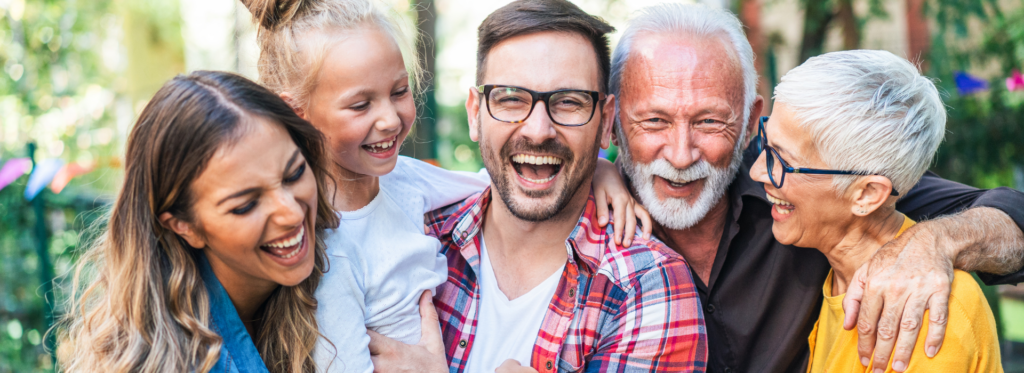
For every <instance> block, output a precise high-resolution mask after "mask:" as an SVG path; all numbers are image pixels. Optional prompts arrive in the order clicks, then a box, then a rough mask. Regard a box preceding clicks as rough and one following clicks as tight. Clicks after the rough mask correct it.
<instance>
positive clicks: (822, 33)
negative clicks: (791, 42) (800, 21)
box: [800, 0, 835, 63]
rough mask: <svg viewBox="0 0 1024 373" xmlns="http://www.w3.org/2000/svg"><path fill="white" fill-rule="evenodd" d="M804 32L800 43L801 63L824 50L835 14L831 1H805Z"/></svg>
mask: <svg viewBox="0 0 1024 373" xmlns="http://www.w3.org/2000/svg"><path fill="white" fill-rule="evenodd" d="M803 3H804V32H803V38H802V39H801V42H800V63H804V61H807V59H808V58H811V57H814V56H817V55H819V54H821V52H822V51H823V50H824V45H825V37H826V36H827V31H828V25H829V24H830V23H832V18H834V17H835V14H834V13H832V2H831V1H818V0H804V1H803Z"/></svg>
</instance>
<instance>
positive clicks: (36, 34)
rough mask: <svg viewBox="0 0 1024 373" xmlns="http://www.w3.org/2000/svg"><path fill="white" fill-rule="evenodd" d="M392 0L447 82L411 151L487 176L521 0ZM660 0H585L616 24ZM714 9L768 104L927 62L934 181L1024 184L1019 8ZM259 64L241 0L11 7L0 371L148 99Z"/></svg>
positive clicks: (856, 3)
mask: <svg viewBox="0 0 1024 373" xmlns="http://www.w3.org/2000/svg"><path fill="white" fill-rule="evenodd" d="M383 1H385V5H386V6H388V7H391V8H392V9H394V10H395V11H396V12H397V13H399V14H400V15H401V16H402V17H403V19H404V21H405V22H407V25H408V26H409V29H410V30H418V31H419V32H420V33H421V34H422V35H423V37H422V38H421V42H420V45H419V46H418V49H419V52H420V54H421V56H422V57H423V58H424V62H425V65H426V67H427V68H428V70H430V71H431V72H432V76H433V77H434V79H431V80H429V81H428V82H427V83H428V84H427V90H426V93H425V94H424V95H423V97H421V101H422V104H421V109H420V118H419V121H418V123H417V125H416V129H415V130H414V136H410V139H409V140H408V141H407V144H406V145H405V147H404V148H403V153H405V154H408V155H411V156H416V157H418V158H423V159H430V160H434V161H436V162H437V163H438V164H440V165H442V166H443V167H446V168H451V169H461V170H478V169H479V168H480V165H481V163H480V160H479V151H478V148H477V146H476V144H474V143H473V142H472V141H470V139H469V136H468V134H467V129H466V124H465V123H466V118H465V116H466V114H465V110H464V108H463V104H464V100H465V98H466V96H467V94H468V90H469V88H470V87H471V86H472V85H473V79H474V69H475V48H476V26H477V25H479V23H480V22H481V21H482V20H483V18H484V17H486V15H487V14H489V13H490V12H491V11H493V10H494V9H497V8H498V7H500V6H502V5H504V4H506V3H507V2H508V1H507V0H500V1H497V0H496V1H481V0H383ZM658 2H661V0H658V1H652V0H637V1H631V0H630V1H627V0H578V1H576V3H577V4H578V5H579V6H580V7H582V8H583V9H584V10H586V11H588V12H590V13H592V14H596V15H600V16H601V17H603V18H604V19H606V20H607V21H609V22H610V23H612V24H613V25H614V26H616V27H617V28H618V29H620V30H621V29H622V28H624V26H625V22H626V20H627V19H628V18H629V16H630V14H631V13H632V12H634V11H636V10H637V9H640V8H642V7H644V6H647V5H651V4H655V3H658ZM705 2H706V3H709V4H710V5H712V6H717V7H724V8H727V9H730V10H732V11H733V12H735V13H737V14H739V15H740V18H741V19H742V21H743V22H744V24H745V25H746V26H747V33H748V38H749V39H750V41H751V44H752V45H753V46H754V51H755V53H756V54H757V68H758V69H759V70H760V71H759V72H760V75H761V80H760V87H759V90H760V92H761V94H762V95H764V96H765V97H769V96H770V92H771V91H772V89H773V87H774V85H775V84H776V82H778V79H779V77H780V76H782V75H783V74H785V73H786V71H788V70H789V69H791V68H792V67H794V66H796V65H797V64H799V63H800V62H802V61H804V60H806V59H807V58H809V57H812V56H814V55H817V54H820V53H824V52H828V51H835V50H843V49H857V48H870V49H885V50H889V51H891V52H893V53H895V54H897V55H900V56H905V57H907V58H908V59H910V60H912V61H914V62H915V63H917V64H918V65H919V66H920V67H921V69H922V71H923V72H925V73H926V74H927V75H928V76H930V77H932V78H934V79H935V80H936V81H937V83H938V85H939V86H940V87H941V89H942V90H943V92H944V96H943V97H944V99H945V101H946V105H947V109H948V113H949V122H948V133H947V136H946V140H945V142H944V143H943V144H942V146H941V148H940V149H939V155H938V157H937V159H936V162H935V164H934V165H933V167H932V170H934V171H936V172H937V173H939V174H940V175H942V176H944V177H946V178H949V179H952V180H956V181H959V182H962V183H965V184H969V185H973V186H976V187H980V188H993V187H997V186H1008V187H1013V188H1017V189H1019V190H1024V77H1022V76H1021V75H1020V72H1019V70H1021V69H1024V1H1021V0H888V1H883V0H821V1H818V0H709V1H705ZM617 38H618V33H616V34H615V35H613V36H612V42H613V44H614V43H615V42H616V41H617ZM257 53H258V51H257V48H256V44H255V30H254V28H253V26H252V23H251V20H250V15H249V13H248V12H247V10H246V9H245V7H243V6H242V5H241V4H240V3H239V2H238V1H237V0H234V1H232V0H112V1H101V0H0V62H2V65H3V71H2V72H0V164H2V166H0V167H2V168H0V188H2V189H0V372H36V371H52V370H53V368H54V362H53V361H52V358H51V356H50V355H49V354H48V353H47V349H48V348H49V347H48V346H52V340H50V339H49V338H48V337H47V334H46V330H47V328H48V326H49V325H50V324H51V323H52V320H53V315H54V314H59V313H60V312H62V310H61V307H60V303H61V302H60V298H61V295H60V292H59V291H57V292H54V291H53V289H54V287H55V285H54V284H55V282H54V278H55V277H57V278H59V277H60V276H61V275H62V274H65V273H66V272H67V271H68V270H69V268H70V266H71V264H72V263H73V262H74V260H75V257H76V253H77V251H76V248H78V247H79V244H80V243H82V242H87V241H88V240H89V239H90V236H89V233H90V232H91V231H92V230H90V229H89V227H91V226H93V225H94V224H97V223H101V222H102V221H103V216H104V211H105V208H106V206H108V204H109V201H110V200H111V198H112V196H113V195H114V193H116V191H117V188H118V186H119V184H120V182H121V175H122V164H123V160H122V159H121V157H122V156H123V152H124V144H125V139H126V136H127V134H128V132H129V130H130V129H131V126H132V124H133V121H134V118H135V117H136V115H137V114H138V113H139V111H140V110H141V109H142V107H144V106H145V104H146V102H147V100H148V99H149V97H150V96H151V95H152V94H153V93H154V92H155V91H156V90H157V89H158V88H159V87H160V85H161V84H162V83H163V82H164V81H166V80H167V79H169V78H171V77H173V76H174V75H175V74H179V73H183V72H186V71H191V70H196V69H216V70H229V71H236V72H239V73H241V74H243V75H245V76H248V77H250V78H252V79H257V78H258V77H257V76H256V68H255V64H256V58H257ZM353 53H358V52H357V51H356V52H353ZM767 107H768V108H770V105H768V106H767ZM604 155H605V156H607V157H609V158H613V157H614V156H615V155H616V153H615V150H614V149H612V150H610V151H608V152H605V153H604ZM58 281H59V280H58ZM57 284H58V285H57V286H56V288H58V289H59V288H60V286H59V282H58V283H57ZM985 291H986V294H987V295H988V297H989V301H990V303H991V304H992V306H993V310H994V311H995V312H996V317H997V319H998V321H999V328H1000V338H1001V341H1002V346H1003V349H1002V351H1003V356H1004V364H1005V368H1006V371H1007V372H1024V285H1020V286H1017V287H1009V286H1003V287H997V288H990V287H985Z"/></svg>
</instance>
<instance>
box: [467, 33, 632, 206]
mask: <svg viewBox="0 0 1024 373" xmlns="http://www.w3.org/2000/svg"><path fill="white" fill-rule="evenodd" d="M485 72H486V75H485V76H484V81H483V83H484V84H500V85H509V86H516V87H521V88H526V89H529V90H533V91H536V92H547V91H554V90H560V89H579V90H589V91H599V90H600V86H601V85H600V84H599V83H598V80H599V78H598V76H599V75H598V66H597V56H596V53H595V52H594V48H593V47H592V46H591V45H590V43H589V42H588V41H587V40H586V39H584V38H583V37H581V36H579V35H576V34H570V33H562V32H538V33H532V34H527V35H521V36H517V37H514V38H510V39H507V40H505V41H502V42H500V43H498V44H497V45H495V46H494V48H493V49H491V51H490V53H488V56H487V61H486V69H485ZM482 96H483V95H482V94H480V93H478V92H477V90H476V89H475V88H473V89H470V97H469V99H468V100H467V102H466V111H467V113H468V114H469V122H470V123H469V129H470V137H471V138H472V139H473V140H474V141H477V142H479V143H480V153H481V155H482V156H483V160H484V165H485V166H486V167H487V171H488V172H489V173H490V174H491V181H492V184H493V186H494V189H495V191H496V192H497V193H498V195H499V196H500V197H501V200H502V202H503V203H504V204H505V205H506V206H507V207H508V209H509V211H510V212H511V213H512V214H513V215H515V216H516V217H518V218H520V219H523V220H527V221H543V220H547V219H550V218H552V217H554V216H555V215H557V214H558V213H559V212H561V211H562V210H563V209H564V208H565V207H566V206H567V205H568V204H569V202H570V201H571V200H572V197H573V196H575V195H577V194H578V193H577V192H578V191H582V193H587V192H589V189H587V190H583V189H584V188H588V186H589V184H588V183H589V181H590V179H591V177H592V176H593V174H594V167H595V166H596V163H597V151H598V146H601V147H607V146H608V145H609V142H610V140H611V122H612V120H613V118H614V117H613V116H614V111H615V106H614V105H615V104H614V102H615V101H614V97H611V96H609V97H608V98H606V99H605V100H604V101H599V102H598V104H597V108H596V109H595V113H594V115H593V117H592V118H591V119H590V121H589V122H587V123H586V124H584V125H582V126H578V127H565V126H561V125H558V124H555V123H554V122H552V120H551V118H550V117H549V116H548V113H547V108H546V106H545V104H544V103H543V102H538V103H537V104H536V106H535V107H534V108H533V111H532V112H531V113H530V115H529V117H528V118H526V120H524V121H522V122H520V123H507V122H502V121H498V120H496V119H494V118H493V117H492V116H491V115H490V114H489V112H488V108H487V103H486V102H484V101H481V99H482ZM552 100H554V99H552ZM492 106H494V105H492Z"/></svg>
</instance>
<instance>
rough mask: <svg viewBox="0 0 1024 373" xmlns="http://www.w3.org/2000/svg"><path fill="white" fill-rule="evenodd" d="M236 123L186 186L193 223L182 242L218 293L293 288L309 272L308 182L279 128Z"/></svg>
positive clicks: (311, 195)
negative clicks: (216, 283)
mask: <svg viewBox="0 0 1024 373" xmlns="http://www.w3.org/2000/svg"><path fill="white" fill-rule="evenodd" d="M243 120H244V121H247V122H248V123H244V124H242V126H243V128H242V129H241V136H240V138H239V139H238V140H237V141H235V142H234V143H231V144H227V145H224V146H222V147H221V148H220V149H219V150H218V151H217V152H216V153H215V154H214V156H213V157H212V158H211V159H210V161H209V163H208V164H207V165H206V168H205V169H204V170H203V172H202V174H200V175H199V177H198V178H197V179H196V180H195V181H194V182H193V184H192V195H193V196H195V203H194V204H193V206H192V217H193V219H192V221H194V222H195V224H192V225H191V229H189V232H188V233H185V234H183V237H184V238H185V239H186V240H187V241H188V242H189V244H190V245H191V246H193V247H196V248H201V249H203V251H204V252H205V253H206V257H207V258H208V259H209V260H210V266H211V267H212V268H213V270H214V273H215V274H216V275H217V278H218V279H220V281H221V282H222V283H224V285H225V288H228V287H229V286H231V285H232V284H233V285H238V284H245V285H246V286H247V287H251V288H262V289H265V288H268V287H272V286H276V285H284V286H294V285H298V284H299V283H300V282H302V281H303V280H305V279H306V278H307V277H309V275H310V273H311V272H312V270H313V265H314V259H315V258H314V254H313V249H314V244H315V242H314V239H315V237H314V223H315V222H316V206H317V187H316V180H315V179H314V177H313V172H312V171H310V170H309V169H308V167H307V165H306V160H305V158H304V157H303V156H302V153H301V152H300V151H299V148H298V147H296V145H295V143H294V142H292V140H291V137H290V136H289V135H288V132H287V131H285V129H284V128H283V127H282V126H281V125H278V124H274V123H272V122H269V121H267V120H266V119H263V118H253V117H249V118H246V119H243ZM179 234H181V232H179Z"/></svg>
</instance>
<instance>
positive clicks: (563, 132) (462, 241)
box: [371, 0, 707, 373]
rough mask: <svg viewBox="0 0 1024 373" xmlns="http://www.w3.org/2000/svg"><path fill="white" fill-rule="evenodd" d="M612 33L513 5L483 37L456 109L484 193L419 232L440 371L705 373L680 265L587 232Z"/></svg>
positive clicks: (587, 20)
mask: <svg viewBox="0 0 1024 373" xmlns="http://www.w3.org/2000/svg"><path fill="white" fill-rule="evenodd" d="M610 31H612V27H611V26H609V25H608V24H606V23H604V22H603V21H601V20H600V19H598V18H596V17H593V16H590V15H588V14H586V13H585V12H583V11H582V10H580V9H579V8H578V7H576V6H575V5H573V4H572V3H569V2H568V1H565V0H521V1H515V2H513V3H511V4H509V5H507V6H505V7H503V8H501V9H498V10H497V11H495V12H494V13H492V14H491V15H490V16H488V17H487V19H486V20H485V21H484V22H483V24H481V26H480V29H479V49H478V63H477V84H478V86H476V87H473V88H471V90H470V97H469V99H468V100H467V102H466V110H467V112H468V114H469V128H470V136H471V137H472V138H473V140H474V141H477V142H479V143H480V152H481V154H482V156H483V159H484V164H485V166H486V167H487V171H488V172H489V173H490V175H491V187H490V188H488V189H486V190H484V191H483V192H482V194H478V195H475V196H472V197H470V198H468V199H466V200H465V201H463V202H461V203H459V204H456V205H454V206H450V207H448V208H444V209H441V210H438V211H434V212H433V213H431V214H428V219H427V220H428V226H429V228H430V230H431V232H432V234H433V235H435V236H437V237H438V238H439V239H440V241H441V244H442V247H443V248H442V252H444V253H445V255H447V257H448V269H449V279H448V282H447V283H445V284H443V285H441V286H440V287H439V288H438V289H437V295H436V296H435V297H434V305H435V306H436V308H437V311H438V314H439V316H440V320H441V331H442V334H443V339H444V346H445V347H444V349H445V352H446V356H447V360H448V363H449V365H450V368H451V372H487V373H491V372H495V370H496V369H497V371H499V372H511V371H540V372H555V371H581V370H585V371H595V372H596V371H601V372H603V371H632V372H641V371H642V372H655V371H658V372H673V371H677V372H702V371H704V367H705V359H706V356H707V342H706V336H705V335H704V326H703V320H702V319H701V309H700V304H699V301H698V297H697V293H696V289H695V288H694V286H693V281H692V279H691V277H690V272H689V270H688V269H687V266H686V262H685V261H684V260H683V258H682V257H681V256H680V255H678V254H676V253H675V252H673V251H672V250H671V249H669V248H667V247H665V246H664V245H663V244H662V243H661V242H658V241H654V240H646V239H644V238H642V237H641V236H640V235H639V234H635V236H633V238H632V245H630V246H628V247H624V246H621V245H617V244H615V242H614V241H613V239H612V234H611V232H612V231H611V229H610V228H609V229H608V230H605V229H600V228H599V227H598V221H597V214H596V203H595V199H594V195H593V193H592V190H591V179H592V177H593V175H594V170H595V167H597V164H598V149H599V148H600V147H607V146H608V145H609V143H610V140H611V127H612V120H613V115H614V111H615V97H614V96H612V95H609V94H607V84H606V82H607V77H608V74H609V71H608V67H609V64H610V61H609V58H610V57H609V51H608V40H607V36H606V35H607V33H609V32H610ZM607 167H612V166H611V165H610V164H608V165H607ZM630 234H631V235H633V234H634V233H633V232H630ZM393 347H394V346H391V347H388V348H384V349H383V350H384V351H383V352H381V350H382V349H381V348H379V344H375V343H371V351H372V352H374V353H375V354H376V355H377V358H376V359H377V360H376V361H375V366H376V368H377V369H378V370H380V371H394V370H400V369H402V366H403V365H404V366H405V367H410V369H417V368H416V367H417V365H418V364H422V362H419V361H415V359H412V358H408V357H406V358H402V359H400V360H399V361H395V359H394V357H395V356H411V355H402V354H401V353H396V352H395V348H393ZM399 348H401V347H399ZM387 359H390V360H389V361H384V360H387ZM418 369H422V366H421V367H420V368H418Z"/></svg>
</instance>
